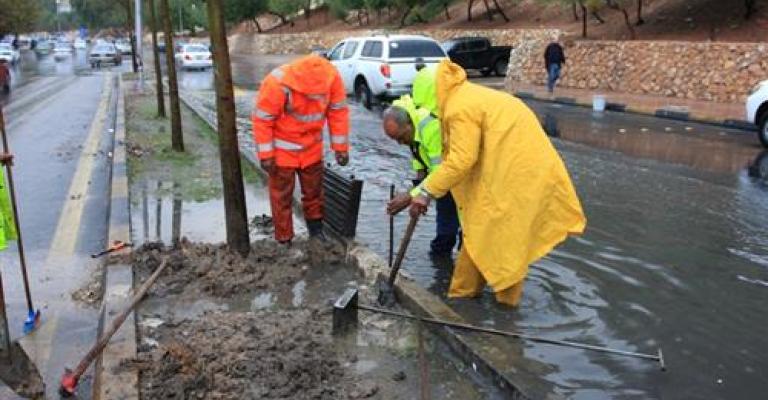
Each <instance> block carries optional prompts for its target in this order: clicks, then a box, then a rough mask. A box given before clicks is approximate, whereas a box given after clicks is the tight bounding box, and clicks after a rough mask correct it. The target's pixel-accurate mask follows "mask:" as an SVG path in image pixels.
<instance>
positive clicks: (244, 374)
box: [124, 240, 487, 399]
mask: <svg viewBox="0 0 768 400" xmlns="http://www.w3.org/2000/svg"><path fill="white" fill-rule="evenodd" d="M344 256H345V253H344V249H343V248H342V247H341V246H339V245H337V244H334V243H319V242H315V241H306V240H299V241H296V242H295V243H294V245H293V246H292V247H291V248H284V247H280V246H278V245H277V244H276V243H275V242H274V241H272V240H261V241H256V242H254V243H253V244H252V251H251V253H250V255H249V256H248V257H247V258H242V257H240V256H239V255H238V254H236V253H235V252H233V251H230V250H229V249H228V248H227V247H226V245H223V244H222V245H211V244H196V243H189V242H187V241H184V240H182V241H181V243H180V244H179V246H178V247H177V248H175V249H173V248H166V247H164V246H163V245H161V244H158V243H148V244H145V245H143V246H142V247H140V248H139V249H137V250H136V251H135V252H134V254H133V263H134V268H135V273H136V275H137V281H138V280H142V281H143V280H144V279H146V277H147V276H149V274H151V272H152V271H154V269H155V268H157V267H158V266H159V265H160V263H161V261H162V259H163V258H167V260H168V262H169V263H170V264H169V265H168V268H167V269H166V271H165V272H164V273H163V274H162V275H161V277H160V278H159V279H158V281H157V282H156V283H155V285H154V287H153V288H152V289H151V290H150V292H149V294H148V297H147V298H146V299H145V301H144V302H143V303H142V305H141V306H140V308H139V310H138V312H137V316H138V325H139V343H140V344H139V355H138V357H137V358H136V359H135V360H132V361H131V362H129V363H127V364H125V365H124V367H125V368H136V369H138V370H139V371H140V390H141V395H142V398H144V399H160V398H162V399H361V398H378V399H396V398H401V399H410V398H415V397H417V396H418V393H419V385H420V379H419V372H418V365H417V364H418V363H417V361H415V360H417V359H418V355H417V354H416V348H417V342H416V341H415V340H414V337H415V334H414V332H415V331H414V328H413V327H412V326H410V325H408V324H402V323H398V322H397V321H391V320H385V319H383V318H378V317H376V316H372V317H370V318H369V317H366V316H361V319H362V321H361V324H362V325H361V328H360V329H359V330H358V333H356V334H353V335H352V337H345V338H338V337H334V336H332V335H331V326H332V319H331V318H332V302H333V300H335V298H337V297H338V296H339V295H340V293H341V292H342V291H343V289H344V288H345V287H351V286H357V285H358V280H359V279H358V278H359V275H358V273H357V271H356V270H355V269H353V268H352V267H350V266H347V265H346V264H345V263H344ZM361 287H362V292H361V296H362V298H363V299H362V300H361V301H370V300H366V299H371V298H373V296H374V295H375V293H374V292H373V290H372V289H370V288H368V287H367V286H366V285H361ZM427 340H428V343H429V344H428V349H429V350H428V352H430V353H431V354H430V356H429V357H430V362H429V363H428V365H427V368H428V369H430V367H431V370H430V375H431V376H432V378H431V380H432V381H433V382H432V383H431V384H430V387H431V389H430V390H431V391H432V392H433V393H434V394H436V395H437V394H440V398H457V399H458V398H461V399H472V398H486V395H487V393H485V391H484V390H483V389H480V388H479V386H478V385H476V384H475V383H473V382H472V379H473V378H472V377H470V376H469V375H471V374H464V372H467V371H465V370H464V369H463V367H462V366H461V363H460V362H457V361H456V360H452V359H451V360H450V361H451V362H446V358H445V356H444V355H442V354H441V355H439V356H436V355H435V354H437V353H443V350H444V349H439V346H440V345H439V344H437V343H436V341H434V340H433V338H428V339H427ZM361 344H363V345H362V346H361Z"/></svg>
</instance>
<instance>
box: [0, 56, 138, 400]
mask: <svg viewBox="0 0 768 400" xmlns="http://www.w3.org/2000/svg"><path fill="white" fill-rule="evenodd" d="M124 69H125V67H120V68H106V69H104V70H100V71H91V70H90V68H89V66H88V65H87V64H86V62H85V53H84V52H83V51H80V52H75V53H73V54H72V55H71V56H69V57H66V58H64V59H60V60H55V59H54V58H53V56H51V55H44V56H38V55H36V54H35V53H33V52H30V51H25V52H22V61H21V62H20V63H19V64H18V65H15V66H14V67H13V68H12V70H11V74H12V90H11V93H10V95H9V96H7V97H5V98H2V99H0V102H2V104H3V108H4V111H5V116H6V124H7V125H6V129H7V132H8V139H9V142H10V147H11V150H12V152H13V154H14V155H15V166H14V168H13V173H14V179H15V183H16V191H17V196H18V201H19V215H20V217H21V229H22V233H23V238H24V246H25V251H26V254H27V265H28V268H29V276H30V285H31V287H32V293H33V301H34V305H35V307H36V308H38V309H40V311H41V314H42V324H41V325H40V326H39V327H38V328H37V330H36V331H35V332H33V333H32V334H31V335H28V336H27V337H25V338H24V340H25V341H28V342H30V343H32V345H31V347H30V348H31V349H32V351H31V357H32V358H33V359H35V360H36V361H37V362H38V364H39V365H41V366H42V371H41V373H42V374H43V376H44V379H45V380H46V386H47V391H48V397H49V398H53V396H55V391H56V390H57V388H58V380H59V379H60V376H61V374H62V373H63V370H64V367H65V366H69V367H73V366H74V365H76V364H77V362H78V361H79V359H80V358H81V357H82V356H83V355H84V353H85V352H86V351H87V349H88V347H89V346H90V345H91V343H92V341H93V340H94V339H95V337H96V328H97V324H98V322H99V318H98V312H97V310H96V309H95V308H92V307H86V306H84V305H82V304H79V303H76V302H74V301H73V300H72V298H71V292H72V291H74V290H76V289H78V288H80V287H83V286H84V285H85V284H86V283H88V282H89V281H90V280H91V279H93V278H94V277H95V276H99V275H98V274H97V273H96V271H97V269H96V261H94V260H93V259H91V258H90V257H89V254H91V253H94V252H96V251H98V250H99V249H102V248H104V247H105V244H106V243H105V240H106V234H107V224H108V221H107V213H108V202H109V193H108V184H109V177H110V174H109V171H110V166H111V158H110V157H111V151H112V146H113V143H112V138H113V134H112V131H110V129H113V128H114V118H115V113H114V111H115V106H116V99H117V97H116V93H117V92H116V90H113V92H112V93H113V95H112V96H111V97H110V98H104V99H103V98H102V93H103V92H104V90H105V89H106V88H107V87H108V86H109V87H112V88H113V89H115V88H116V86H115V83H116V81H115V80H114V78H115V77H116V74H115V73H114V72H111V71H110V70H115V71H117V70H124ZM99 104H104V105H106V108H105V112H104V113H102V114H100V115H99V114H97V109H98V108H99V107H98V106H99ZM97 117H98V120H99V121H100V122H101V123H100V124H96V125H94V122H96V119H97ZM92 132H93V133H92ZM89 137H90V138H91V139H92V140H90V141H89V140H88V139H89ZM89 142H90V143H91V144H92V145H93V146H94V147H91V149H93V150H95V151H93V152H90V151H89V152H86V151H85V150H84V149H87V148H88V147H87V146H88V144H89ZM76 175H78V176H79V178H75V177H76ZM76 181H77V182H76ZM77 204H79V206H78V205H77ZM54 238H59V239H63V240H61V241H60V243H62V242H66V243H69V244H70V246H63V247H62V246H54V243H53V241H54ZM0 265H2V267H3V269H2V274H3V281H4V282H3V283H4V289H5V296H6V306H7V314H8V320H9V325H10V326H9V329H10V332H11V337H12V338H14V339H18V338H20V337H22V336H23V335H24V334H23V331H22V327H23V322H24V320H25V318H26V315H27V306H26V302H25V297H24V291H23V286H22V279H21V274H20V269H19V262H18V252H17V250H16V246H15V245H14V244H10V245H9V248H8V249H7V250H6V251H4V252H3V253H0ZM91 380H92V376H91V373H90V372H89V373H88V374H87V375H86V376H85V377H84V379H83V380H82V381H81V384H80V389H81V393H82V394H83V395H82V396H81V398H90V395H89V393H88V392H89V389H90V387H91V385H92V382H91Z"/></svg>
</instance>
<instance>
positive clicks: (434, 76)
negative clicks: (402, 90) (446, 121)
mask: <svg viewBox="0 0 768 400" xmlns="http://www.w3.org/2000/svg"><path fill="white" fill-rule="evenodd" d="M466 81H467V73H466V72H465V71H464V69H463V68H461V67H460V66H459V65H458V64H455V63H452V62H451V61H450V60H443V61H440V64H437V65H436V66H430V67H427V68H424V69H422V70H421V71H419V72H418V73H417V74H416V77H415V78H414V80H413V102H414V103H415V104H416V106H418V107H423V108H426V109H427V110H429V112H431V113H432V114H434V115H437V116H438V117H439V116H440V115H441V108H442V106H443V104H444V103H445V100H446V99H447V98H448V95H449V94H450V93H451V92H453V90H454V89H456V88H457V87H458V86H460V85H461V84H463V83H464V82H466Z"/></svg>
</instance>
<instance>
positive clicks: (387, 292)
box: [376, 216, 419, 307]
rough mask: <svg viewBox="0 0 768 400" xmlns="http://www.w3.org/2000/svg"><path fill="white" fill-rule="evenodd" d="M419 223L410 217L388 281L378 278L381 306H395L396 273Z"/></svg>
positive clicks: (416, 218) (416, 219)
mask: <svg viewBox="0 0 768 400" xmlns="http://www.w3.org/2000/svg"><path fill="white" fill-rule="evenodd" d="M417 222H419V217H418V216H415V217H411V220H410V222H408V228H406V230H405V235H403V240H402V241H401V242H400V247H399V248H398V249H397V257H395V262H394V264H392V269H391V270H390V271H389V279H387V280H386V281H383V280H382V279H381V276H379V279H378V281H377V282H376V285H377V286H378V287H379V297H378V303H379V304H380V305H382V306H387V307H391V306H393V305H394V304H395V302H396V301H397V299H396V298H395V291H394V284H395V279H396V278H397V273H398V271H400V266H402V265H403V259H404V258H405V251H406V250H408V244H409V243H410V242H411V237H412V236H413V231H414V230H415V229H416V223H417Z"/></svg>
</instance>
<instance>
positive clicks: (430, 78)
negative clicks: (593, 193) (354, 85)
mask: <svg viewBox="0 0 768 400" xmlns="http://www.w3.org/2000/svg"><path fill="white" fill-rule="evenodd" d="M413 100H414V102H415V103H416V105H417V106H420V107H425V108H427V109H429V110H430V111H431V112H432V113H434V114H435V115H437V116H438V118H439V119H440V121H441V125H442V131H443V142H444V143H443V163H442V165H441V167H440V168H439V169H438V170H436V171H435V172H434V173H432V174H430V175H429V176H428V177H427V178H426V179H425V180H424V181H423V182H422V183H421V184H420V185H419V186H418V189H419V190H418V191H417V192H416V193H415V195H414V198H413V200H412V202H411V209H410V212H411V214H412V215H417V214H423V213H425V212H426V210H427V207H428V205H429V202H430V200H431V199H433V198H440V197H442V196H444V195H445V194H446V193H448V192H449V191H450V192H451V193H452V194H453V197H454V199H455V200H456V205H457V206H458V213H459V217H460V219H461V226H462V229H463V246H462V248H461V252H460V254H459V256H458V258H457V259H456V263H455V268H454V272H453V278H452V280H451V286H450V289H449V291H448V296H449V297H474V296H478V295H479V294H481V293H482V290H483V288H484V287H485V285H486V283H487V284H488V285H490V286H491V288H493V291H494V292H495V295H496V300H497V301H498V302H500V303H504V304H507V305H511V306H517V305H518V304H519V302H520V298H521V296H522V292H523V280H524V279H525V276H526V275H527V273H528V266H529V265H530V264H531V263H533V262H534V261H536V260H538V259H539V258H541V257H543V256H544V255H546V254H547V253H548V252H549V251H550V250H552V249H553V248H554V247H555V246H556V245H558V244H559V243H561V242H562V241H564V240H565V239H566V238H567V237H568V235H570V234H581V233H582V232H583V231H584V228H585V227H586V218H585V216H584V212H583V211H582V209H581V204H580V202H579V198H578V197H577V195H576V191H575V189H574V187H573V184H572V183H571V179H570V178H569V176H568V171H567V170H566V168H565V164H564V163H563V161H562V160H561V159H560V156H559V155H558V153H557V151H556V150H555V148H554V146H553V145H552V143H551V142H550V141H549V138H548V137H547V136H546V134H545V133H544V131H543V129H542V128H541V125H540V124H539V121H538V119H537V118H536V115H535V114H534V113H533V111H531V110H530V109H529V108H528V107H527V106H526V105H525V104H524V103H523V102H522V101H520V100H519V99H517V98H515V97H513V96H511V95H509V94H506V93H502V92H500V91H496V90H493V89H489V88H486V87H483V86H479V85H476V84H473V83H471V82H469V81H467V76H466V73H465V72H464V70H463V69H462V68H461V67H460V66H458V65H456V64H454V63H452V62H450V61H448V60H444V61H442V62H441V63H440V64H439V65H438V66H437V67H432V68H426V69H423V70H421V71H420V72H419V73H418V74H417V76H416V78H415V80H414V84H413Z"/></svg>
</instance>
